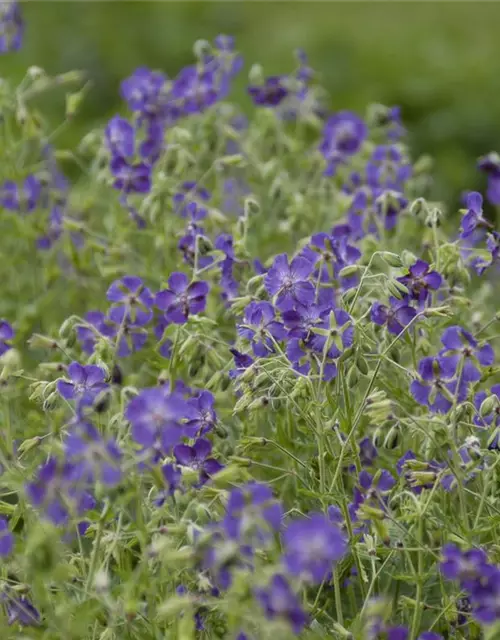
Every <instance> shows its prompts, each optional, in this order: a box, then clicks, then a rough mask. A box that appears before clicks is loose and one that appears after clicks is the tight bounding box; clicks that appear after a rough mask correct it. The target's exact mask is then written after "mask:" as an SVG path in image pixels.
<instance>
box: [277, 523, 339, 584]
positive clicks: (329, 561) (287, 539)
mask: <svg viewBox="0 0 500 640" xmlns="http://www.w3.org/2000/svg"><path fill="white" fill-rule="evenodd" d="M283 540H284V545H285V555H284V562H285V566H286V568H287V570H288V571H289V572H290V573H291V574H292V575H295V576H301V577H302V578H304V579H306V580H308V581H309V582H311V583H313V584H319V583H320V582H322V581H323V580H324V579H325V578H326V577H327V575H328V574H329V573H330V571H331V570H332V567H333V565H334V564H335V563H336V562H337V561H338V560H340V559H341V558H342V556H343V555H344V554H345V551H346V542H345V539H344V536H343V535H342V533H341V532H340V531H339V529H338V528H337V527H336V526H335V525H334V524H333V523H332V522H330V520H329V519H328V518H326V517H325V516H324V515H323V514H321V513H313V514H311V515H310V517H309V518H304V519H301V520H295V521H292V522H291V523H290V524H289V525H288V527H287V528H286V530H285V533H284V534H283Z"/></svg>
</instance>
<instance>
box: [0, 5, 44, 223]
mask: <svg viewBox="0 0 500 640" xmlns="http://www.w3.org/2000/svg"><path fill="white" fill-rule="evenodd" d="M1 7H2V3H0V11H1ZM0 24H1V23H0ZM0 42H1V36H0ZM41 193H42V185H41V183H40V180H39V179H38V178H37V177H36V176H33V175H29V176H28V177H27V178H26V179H25V181H24V184H23V186H22V187H19V186H18V185H17V184H16V183H15V182H12V180H7V181H6V182H4V183H3V185H2V187H1V188H0V205H1V206H2V207H4V209H8V210H9V211H18V212H19V213H31V212H32V211H33V210H34V209H36V207H37V206H38V202H39V199H40V196H41Z"/></svg>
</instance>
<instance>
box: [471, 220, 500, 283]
mask: <svg viewBox="0 0 500 640" xmlns="http://www.w3.org/2000/svg"><path fill="white" fill-rule="evenodd" d="M486 249H487V251H488V252H489V254H490V258H489V260H485V259H484V258H480V257H477V258H474V259H473V260H472V261H471V264H472V266H473V267H474V269H475V270H476V273H477V274H478V275H479V276H482V275H483V273H484V272H485V271H486V269H489V268H490V267H492V266H493V265H494V264H497V263H498V262H499V261H500V233H498V232H497V231H492V232H491V233H489V234H488V236H487V238H486Z"/></svg>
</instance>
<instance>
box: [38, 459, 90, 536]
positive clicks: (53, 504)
mask: <svg viewBox="0 0 500 640" xmlns="http://www.w3.org/2000/svg"><path fill="white" fill-rule="evenodd" d="M77 478H78V473H75V466H74V465H72V464H70V463H68V462H65V463H61V462H59V460H57V459H56V458H54V457H52V458H49V459H48V460H47V462H45V463H44V464H42V465H41V466H40V467H39V469H38V475H37V478H36V480H34V481H33V482H29V483H28V484H27V485H26V495H27V497H28V499H29V501H30V502H31V504H32V505H33V507H35V508H37V509H39V508H41V509H42V510H43V511H44V512H45V516H46V517H47V518H48V519H49V520H50V521H51V522H52V523H53V524H55V525H56V526H60V525H65V524H67V522H68V521H69V519H70V517H71V516H73V515H76V516H82V515H83V514H84V513H85V512H86V511H89V510H90V509H93V508H94V506H95V500H94V498H93V497H92V495H91V494H90V493H88V491H87V490H86V488H85V487H82V486H79V485H78V484H77V483H76V482H75V479H77Z"/></svg>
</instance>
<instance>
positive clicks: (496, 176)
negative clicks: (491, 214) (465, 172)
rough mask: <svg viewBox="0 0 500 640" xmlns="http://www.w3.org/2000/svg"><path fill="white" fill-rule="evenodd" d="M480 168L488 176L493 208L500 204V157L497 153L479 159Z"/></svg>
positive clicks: (489, 197)
mask: <svg viewBox="0 0 500 640" xmlns="http://www.w3.org/2000/svg"><path fill="white" fill-rule="evenodd" d="M478 168H479V169H480V170H481V171H484V173H486V175H487V176H488V190H487V194H486V195H487V196H488V200H489V201H490V203H491V204H492V205H493V206H497V205H499V204H500V157H499V156H498V154H497V153H494V152H492V153H489V154H488V155H487V156H484V157H482V158H479V162H478Z"/></svg>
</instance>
